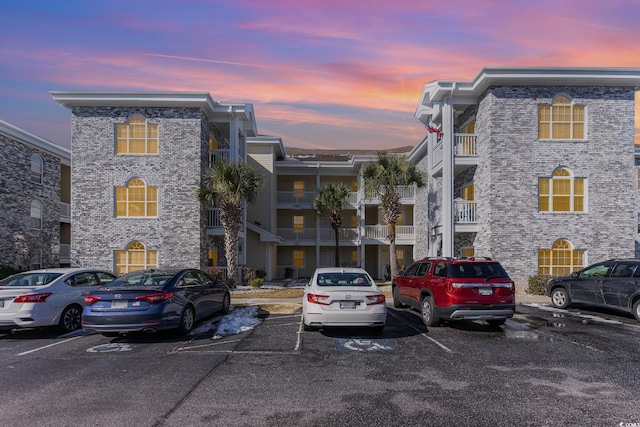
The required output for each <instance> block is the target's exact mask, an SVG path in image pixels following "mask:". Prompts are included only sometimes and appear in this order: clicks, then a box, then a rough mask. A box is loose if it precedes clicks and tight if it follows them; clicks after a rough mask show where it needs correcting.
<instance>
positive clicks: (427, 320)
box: [420, 295, 440, 326]
mask: <svg viewBox="0 0 640 427" xmlns="http://www.w3.org/2000/svg"><path fill="white" fill-rule="evenodd" d="M420 314H421V315H422V321H423V322H424V324H425V325H427V326H437V325H439V324H440V318H439V317H438V316H437V315H436V313H435V307H434V305H433V298H431V297H430V296H428V295H427V296H425V297H424V298H422V304H421V310H420Z"/></svg>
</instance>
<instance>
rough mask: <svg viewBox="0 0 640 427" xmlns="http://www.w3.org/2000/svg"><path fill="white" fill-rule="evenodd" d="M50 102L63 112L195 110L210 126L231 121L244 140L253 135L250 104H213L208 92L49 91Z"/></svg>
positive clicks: (254, 130) (252, 115)
mask: <svg viewBox="0 0 640 427" xmlns="http://www.w3.org/2000/svg"><path fill="white" fill-rule="evenodd" d="M49 93H50V94H51V96H52V97H53V99H54V100H55V101H56V102H57V103H59V104H60V105H62V106H63V107H66V108H74V107H141V108H143V107H149V108H153V107H169V108H171V107H179V108H199V109H201V110H202V111H203V112H204V113H205V114H206V116H207V117H208V118H209V120H210V121H212V122H228V121H229V119H230V118H235V119H237V120H238V121H240V122H241V125H240V128H241V129H242V130H243V131H244V132H245V134H246V135H247V136H255V135H257V133H258V132H257V129H256V122H255V116H254V112H253V105H252V104H241V103H225V102H218V101H215V100H214V99H213V98H212V97H211V95H210V94H209V93H208V92H94V91H86V92H85V91H51V92H49Z"/></svg>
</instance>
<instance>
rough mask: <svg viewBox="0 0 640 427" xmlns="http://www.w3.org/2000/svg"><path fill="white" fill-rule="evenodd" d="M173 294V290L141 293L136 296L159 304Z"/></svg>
mask: <svg viewBox="0 0 640 427" xmlns="http://www.w3.org/2000/svg"><path fill="white" fill-rule="evenodd" d="M171 295H173V293H172V292H159V293H155V294H147V295H140V296H139V297H136V299H142V300H145V301H147V302H148V303H150V304H157V303H159V302H164V301H166V300H168V299H169V298H171Z"/></svg>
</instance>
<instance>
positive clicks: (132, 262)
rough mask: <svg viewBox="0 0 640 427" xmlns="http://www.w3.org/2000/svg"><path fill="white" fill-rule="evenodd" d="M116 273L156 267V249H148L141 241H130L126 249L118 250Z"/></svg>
mask: <svg viewBox="0 0 640 427" xmlns="http://www.w3.org/2000/svg"><path fill="white" fill-rule="evenodd" d="M115 257H116V269H115V271H116V274H117V275H120V274H125V273H129V272H132V271H136V270H144V269H146V268H157V267H158V251H149V250H147V248H145V246H144V245H143V244H142V243H141V242H131V243H129V246H127V249H126V250H118V251H116V253H115Z"/></svg>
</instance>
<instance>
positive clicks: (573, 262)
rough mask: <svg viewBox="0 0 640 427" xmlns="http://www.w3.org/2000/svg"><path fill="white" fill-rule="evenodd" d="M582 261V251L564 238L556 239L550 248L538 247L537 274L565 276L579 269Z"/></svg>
mask: <svg viewBox="0 0 640 427" xmlns="http://www.w3.org/2000/svg"><path fill="white" fill-rule="evenodd" d="M583 262H584V251H582V250H578V249H574V248H573V245H572V244H571V243H570V242H569V241H567V240H564V239H559V240H556V241H555V243H554V244H553V245H552V246H551V249H538V274H544V275H550V276H567V275H569V274H571V273H572V272H574V271H577V270H580V269H581V268H582V267H583Z"/></svg>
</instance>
